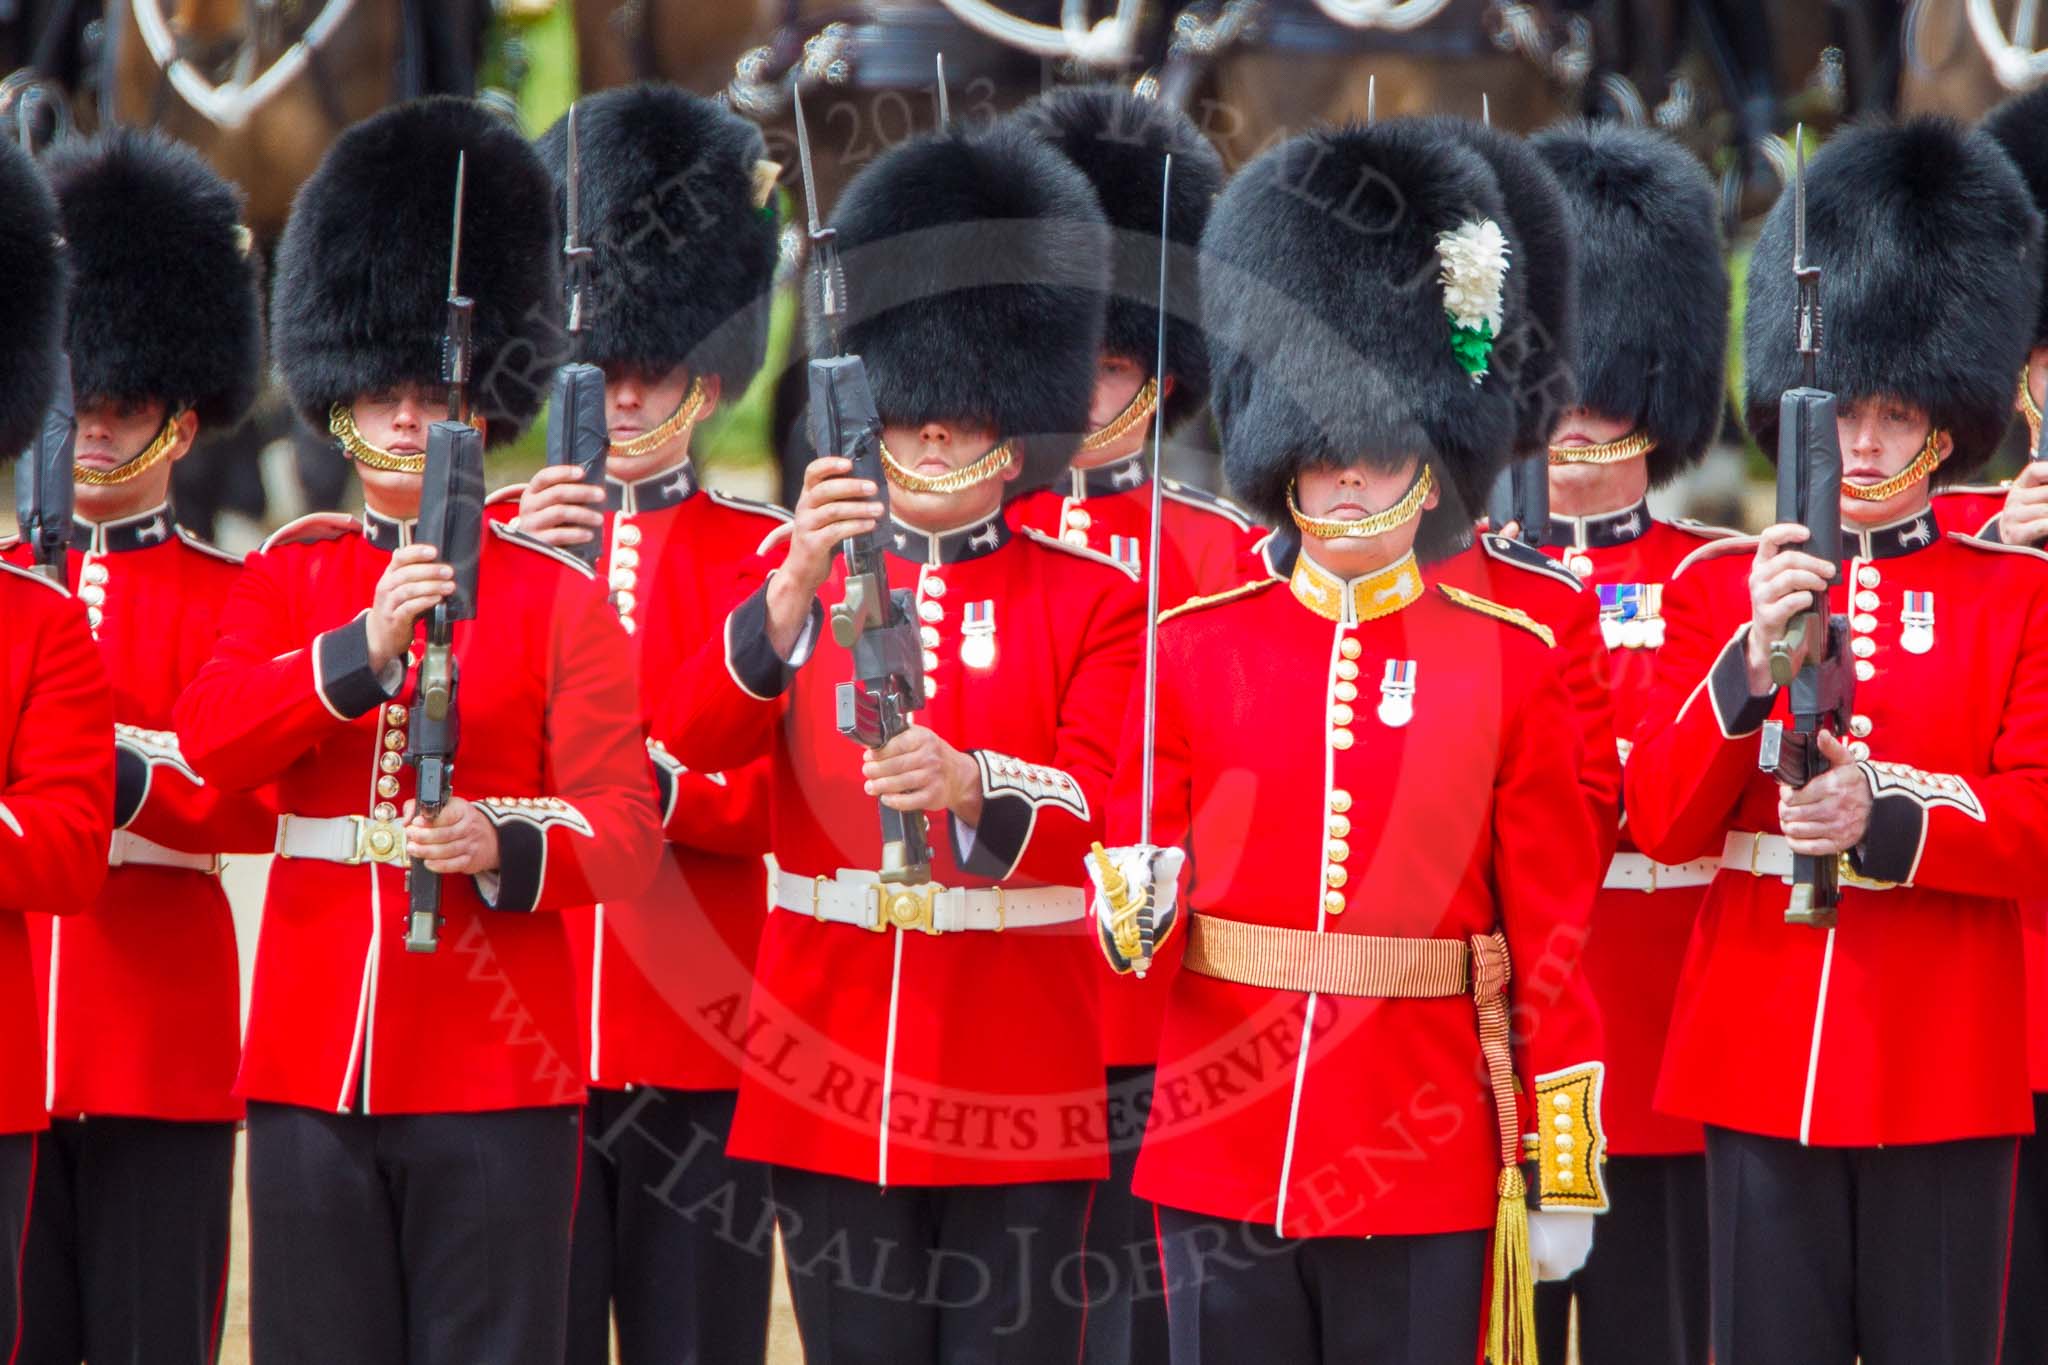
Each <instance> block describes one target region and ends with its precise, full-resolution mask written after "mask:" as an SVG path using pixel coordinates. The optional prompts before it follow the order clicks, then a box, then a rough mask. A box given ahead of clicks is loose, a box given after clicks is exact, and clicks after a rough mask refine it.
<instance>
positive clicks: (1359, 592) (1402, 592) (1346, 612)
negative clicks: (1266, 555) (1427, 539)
mask: <svg viewBox="0 0 2048 1365" xmlns="http://www.w3.org/2000/svg"><path fill="white" fill-rule="evenodd" d="M1287 587H1288V589H1289V591H1291V592H1293V594H1294V599H1295V601H1297V602H1299V603H1301V604H1302V605H1303V606H1304V607H1307V608H1308V609H1309V610H1310V611H1312V612H1314V613H1315V614H1316V615H1318V616H1320V617H1322V618H1323V619H1324V620H1326V621H1336V622H1339V623H1341V624H1343V625H1347V626H1350V625H1357V624H1358V623H1359V622H1361V621H1371V620H1374V619H1376V618H1378V617H1381V616H1391V615H1393V614H1394V613H1395V612H1397V611H1399V610H1401V608H1403V607H1405V606H1407V605H1408V604H1409V603H1410V602H1413V601H1414V600H1415V599H1416V598H1418V597H1420V596H1422V570H1421V569H1420V568H1419V567H1417V565H1416V563H1415V553H1414V551H1412V550H1411V551H1410V552H1409V553H1407V554H1405V555H1402V556H1401V557H1400V558H1399V559H1397V560H1395V561H1394V562H1393V563H1392V564H1389V565H1387V567H1386V568H1384V569H1380V570H1377V571H1376V572H1373V573H1369V574H1365V575H1364V576H1362V577H1359V578H1339V577H1338V576H1337V575H1336V574H1333V573H1331V572H1330V571H1329V570H1328V569H1326V568H1324V567H1323V566H1322V565H1320V564H1318V563H1316V562H1315V560H1313V559H1311V558H1309V556H1308V555H1307V554H1305V553H1304V554H1299V555H1296V556H1295V558H1294V576H1293V577H1292V578H1290V579H1289V580H1288V582H1287Z"/></svg>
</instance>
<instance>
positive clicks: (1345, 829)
mask: <svg viewBox="0 0 2048 1365" xmlns="http://www.w3.org/2000/svg"><path fill="white" fill-rule="evenodd" d="M1330 837H1331V838H1333V839H1348V838H1350V837H1351V817H1350V816H1348V815H1333V816H1331V817H1330Z"/></svg>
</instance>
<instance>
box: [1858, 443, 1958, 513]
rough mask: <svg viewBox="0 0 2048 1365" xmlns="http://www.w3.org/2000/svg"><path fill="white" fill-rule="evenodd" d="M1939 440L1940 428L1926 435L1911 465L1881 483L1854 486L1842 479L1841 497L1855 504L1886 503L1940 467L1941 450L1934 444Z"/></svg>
mask: <svg viewBox="0 0 2048 1365" xmlns="http://www.w3.org/2000/svg"><path fill="white" fill-rule="evenodd" d="M1940 440H1941V428H1939V427H1936V428H1934V429H1933V430H1931V431H1929V432H1928V433H1927V443H1926V444H1925V445H1923V446H1921V447H1920V453H1919V454H1918V455H1915V456H1914V457H1913V463H1911V464H1909V465H1907V466H1906V467H1905V468H1904V469H1901V470H1900V471H1899V472H1898V473H1896V474H1894V475H1892V476H1891V477H1890V478H1889V479H1886V480H1885V481H1884V482H1883V483H1872V484H1856V483H1850V482H1849V481H1848V480H1846V479H1844V480H1843V481H1842V496H1843V497H1846V498H1853V499H1855V500H1856V501H1857V502H1887V501H1889V500H1890V499H1892V498H1896V497H1897V496H1898V495H1899V494H1901V493H1903V492H1905V491H1906V490H1907V489H1908V488H1911V487H1912V486H1913V485H1914V484H1916V483H1918V482H1920V481H1921V480H1922V479H1924V478H1926V477H1927V476H1928V475H1929V474H1932V473H1933V472H1934V471H1935V470H1936V469H1938V468H1940V466H1941V450H1940V447H1939V446H1938V445H1937V444H1936V443H1937V442H1938V441H1940Z"/></svg>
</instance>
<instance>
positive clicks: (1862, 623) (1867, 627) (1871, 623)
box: [1849, 611, 1877, 635]
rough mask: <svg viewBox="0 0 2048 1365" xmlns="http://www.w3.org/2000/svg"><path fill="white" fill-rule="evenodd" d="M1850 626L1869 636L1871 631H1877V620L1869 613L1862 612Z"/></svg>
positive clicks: (1857, 614)
mask: <svg viewBox="0 0 2048 1365" xmlns="http://www.w3.org/2000/svg"><path fill="white" fill-rule="evenodd" d="M1849 624H1850V625H1851V626H1853V627H1854V628H1855V629H1857V630H1859V631H1861V632H1862V633H1863V634H1865V635H1868V634H1869V633H1870V632H1871V631H1873V630H1876V629H1877V618H1876V617H1875V616H1872V615H1871V614H1870V613H1869V612H1867V611H1862V612H1858V613H1856V615H1855V617H1854V618H1853V619H1852V620H1851V621H1850V622H1849Z"/></svg>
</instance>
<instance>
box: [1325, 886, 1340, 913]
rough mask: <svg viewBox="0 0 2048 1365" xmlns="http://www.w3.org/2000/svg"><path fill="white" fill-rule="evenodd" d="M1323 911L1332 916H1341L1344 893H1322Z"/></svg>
mask: <svg viewBox="0 0 2048 1365" xmlns="http://www.w3.org/2000/svg"><path fill="white" fill-rule="evenodd" d="M1323 909H1325V910H1327V911H1329V912H1330V913H1331V914H1333V915H1341V914H1343V913H1344V893H1343V892H1342V891H1325V892H1324V893H1323Z"/></svg>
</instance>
